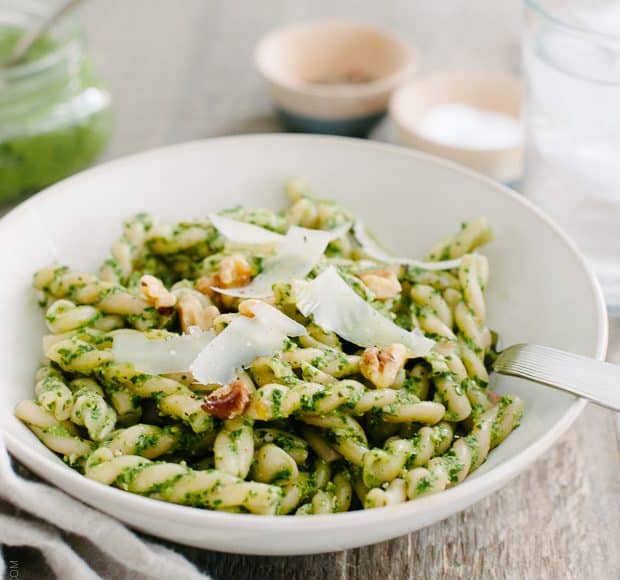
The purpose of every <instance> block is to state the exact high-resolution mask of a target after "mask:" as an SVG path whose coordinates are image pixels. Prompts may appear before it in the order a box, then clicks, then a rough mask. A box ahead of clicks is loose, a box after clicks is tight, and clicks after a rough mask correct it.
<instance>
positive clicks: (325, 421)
mask: <svg viewBox="0 0 620 580" xmlns="http://www.w3.org/2000/svg"><path fill="white" fill-rule="evenodd" d="M286 193H287V195H288V197H289V199H290V202H291V203H290V205H289V207H288V208H286V209H284V210H282V211H270V210H267V209H251V208H246V207H234V208H231V209H228V210H225V211H223V212H221V213H220V214H219V218H220V219H216V218H215V217H214V216H210V217H209V218H206V219H204V220H197V221H194V222H182V223H176V224H170V223H164V222H159V221H157V220H155V219H154V218H153V217H152V216H150V215H148V214H138V215H137V216H135V217H133V218H130V219H129V220H128V221H127V222H126V223H125V224H124V226H123V229H122V232H121V233H120V236H119V238H118V239H117V240H116V241H115V242H114V243H113V244H112V247H111V249H110V251H109V254H108V257H107V258H106V259H105V261H104V262H103V264H102V265H101V267H100V269H99V270H98V274H91V273H85V272H79V271H74V270H72V269H70V268H68V267H65V266H59V265H50V266H48V267H46V268H43V269H41V270H39V271H38V272H36V274H35V276H34V289H35V292H36V294H37V297H38V299H39V302H40V304H41V306H42V307H43V308H44V316H45V322H46V325H47V328H48V330H49V332H50V334H48V335H45V336H44V337H43V359H42V363H41V367H40V368H39V369H38V370H37V371H36V375H35V387H34V393H33V400H26V401H22V402H21V403H19V404H18V405H17V406H16V408H15V414H16V416H17V417H18V418H19V419H21V420H22V421H23V422H24V424H26V425H27V426H28V427H29V428H30V429H31V430H32V432H33V433H34V434H35V435H36V436H37V437H38V438H39V439H40V440H41V441H42V442H43V443H44V444H45V445H46V446H47V447H48V448H49V449H51V450H52V451H54V452H55V453H57V454H59V455H61V456H62V457H63V459H64V460H65V461H66V462H67V463H68V464H69V465H70V466H71V467H73V468H74V469H76V470H78V471H80V472H81V473H82V474H83V475H85V476H86V477H88V478H90V479H92V480H95V481H98V482H100V483H102V484H106V485H112V486H115V487H117V488H120V489H123V490H126V491H129V492H132V493H136V494H140V495H143V496H146V497H149V498H153V499H158V500H162V501H168V502H173V503H179V504H183V505H188V506H195V507H199V508H205V509H212V510H223V511H228V512H235V513H253V514H279V515H285V514H291V515H300V516H303V515H312V514H328V513H338V512H345V511H349V510H352V509H365V508H376V507H382V506H390V505H395V504H399V503H403V502H406V501H409V500H414V499H416V498H418V497H421V496H424V495H427V494H429V493H434V492H439V491H442V490H444V489H445V488H446V487H450V486H452V485H456V484H458V483H459V482H461V481H462V480H463V479H464V478H465V477H466V476H467V475H468V474H469V473H471V472H472V471H474V470H475V469H477V468H478V467H479V466H480V465H481V464H482V463H483V462H484V461H485V460H486V458H487V456H488V454H489V452H490V451H491V450H492V449H493V448H494V447H495V446H497V445H499V444H500V443H501V442H502V441H503V440H504V439H505V438H506V437H507V436H508V435H509V434H510V432H511V431H512V430H513V429H515V428H516V427H517V426H518V424H519V420H520V417H521V414H522V410H523V405H522V402H521V401H520V400H519V399H518V398H517V397H515V396H510V395H505V396H503V397H500V396H499V395H495V394H494V393H490V392H489V390H488V384H489V367H488V365H489V361H490V360H492V359H493V357H494V355H495V345H496V342H497V336H496V335H495V333H493V332H492V331H491V330H490V329H489V327H488V326H487V311H486V305H485V300H484V292H485V290H486V288H487V286H488V284H489V280H490V277H489V276H490V272H489V264H488V261H487V259H486V258H485V257H484V256H483V255H481V254H479V253H477V248H478V247H479V246H480V245H482V244H484V243H486V242H487V241H489V240H490V239H491V231H490V229H489V226H488V224H487V222H486V220H485V219H484V218H479V219H476V220H473V221H471V222H469V223H465V224H462V227H461V229H460V231H458V232H457V233H456V234H455V235H454V236H452V237H451V238H449V239H447V240H446V241H444V242H442V243H441V244H439V245H438V246H436V247H435V248H434V249H433V250H432V251H431V252H430V253H429V254H428V260H430V261H431V262H441V261H444V260H451V262H449V263H448V262H447V263H446V264H445V265H444V264H433V266H438V269H435V268H433V269H429V268H431V266H429V265H428V263H426V264H425V263H424V262H419V263H418V262H411V261H410V262H409V263H408V264H402V265H400V264H398V263H396V261H397V260H394V261H393V262H390V263H383V262H381V261H378V260H375V259H370V258H369V256H371V255H376V254H372V252H371V251H370V249H368V247H367V245H366V246H365V245H364V244H365V242H364V240H363V239H359V238H358V237H356V229H355V227H354V224H355V222H356V217H355V215H354V214H353V213H352V212H350V211H348V210H346V209H344V208H342V207H341V206H339V205H338V204H336V203H334V202H331V201H325V200H317V199H314V198H313V197H311V196H310V195H309V194H308V188H307V185H305V183H303V182H302V181H300V180H293V181H291V182H289V183H288V184H287V185H286ZM360 223H361V222H360ZM289 228H292V230H291V231H296V232H297V233H299V232H300V231H301V232H303V236H297V237H298V238H299V240H298V242H296V243H297V247H293V246H292V245H291V246H287V245H286V244H289V243H292V242H290V240H292V239H294V236H293V237H289V236H287V235H286V234H287V232H288V231H289ZM296 228H297V230H296ZM298 228H306V229H305V230H299V229H298ZM347 228H348V229H347ZM319 230H322V231H323V233H321V232H318V231H319ZM317 232H318V233H317ZM324 232H329V235H327V234H325V233H324ZM333 232H337V233H336V234H334V233H333ZM253 236H254V238H253ZM321 236H323V237H321ZM239 239H243V240H244V241H243V242H240V241H239ZM253 239H254V240H255V241H254V242H253V241H252V240H253ZM287 240H288V241H287ZM321 240H322V241H321ZM305 243H311V244H314V245H312V248H314V249H313V250H312V251H314V250H315V249H316V248H317V247H319V253H320V248H321V247H323V248H325V249H324V252H323V255H322V257H320V259H318V261H315V262H314V263H313V264H311V267H310V269H309V270H308V268H307V269H306V272H307V274H306V275H305V276H301V275H298V276H297V278H296V277H295V276H289V278H288V279H286V277H285V276H278V278H279V277H283V278H284V279H281V280H280V279H277V280H276V281H275V283H274V284H273V287H272V294H271V295H264V294H265V293H264V291H263V290H264V289H261V293H262V294H261V295H260V296H253V295H252V292H251V291H252V286H251V283H252V281H253V280H254V279H255V278H256V277H257V276H258V275H259V274H262V273H265V272H267V273H268V274H269V269H270V268H271V267H273V264H274V263H276V262H277V264H278V268H280V269H279V270H278V272H280V273H281V272H282V271H285V270H286V266H285V268H284V270H282V264H283V263H284V264H285V265H286V263H287V262H286V260H289V261H290V262H291V268H292V271H293V270H295V268H297V270H295V271H300V270H299V264H303V265H304V267H306V266H307V263H306V262H307V255H308V254H305V255H303V256H302V255H301V254H304V252H305V250H304V245H303V244H305ZM317 243H318V244H323V245H322V246H321V245H319V246H317ZM300 244H301V245H300ZM367 250H368V251H367ZM296 252H297V253H296ZM319 253H316V252H315V254H316V256H318V255H319ZM313 255H314V254H313ZM274 256H280V257H279V258H278V260H274V259H273V258H274ZM282 256H285V257H286V260H284V262H283V260H282ZM302 258H303V259H302ZM382 259H385V260H388V258H387V257H386V256H385V254H383V256H382ZM304 260H306V261H304ZM398 260H399V259H398ZM455 260H456V261H455ZM413 263H415V264H416V265H415V266H414V265H412V264H413ZM418 264H419V265H418ZM425 268H426V269H425ZM442 268H444V269H442ZM334 272H336V273H337V276H339V277H340V280H339V283H340V284H341V286H340V287H339V289H338V292H337V293H335V294H334V296H338V297H339V298H336V297H332V296H329V295H325V296H323V294H321V293H320V292H319V293H318V294H316V296H319V298H318V299H319V300H331V299H333V300H342V297H343V296H346V295H347V292H349V293H350V300H349V302H351V301H353V302H355V304H357V307H356V308H357V309H356V310H352V309H350V308H346V307H344V306H347V305H346V304H341V303H338V306H343V307H344V308H342V312H339V309H331V310H329V312H331V314H329V315H328V314H325V312H328V309H323V310H322V314H321V315H320V316H319V315H318V314H317V313H316V311H315V310H314V308H316V306H317V305H316V304H314V303H313V304H312V308H308V307H307V303H305V302H304V300H305V298H304V297H305V296H307V295H308V294H307V290H308V288H309V287H312V282H313V281H314V280H315V279H317V278H319V280H317V282H318V281H320V280H323V282H324V283H326V282H325V280H329V276H328V275H332V279H331V280H332V282H333V275H334ZM324 275H327V277H324ZM274 278H275V277H274ZM336 280H338V278H336ZM246 286H248V288H249V291H247V290H248V289H247V288H246V289H245V290H246V292H245V293H241V294H240V293H239V292H238V290H239V289H240V288H242V287H246ZM240 295H243V296H247V299H245V300H242V299H240V298H237V297H235V296H240ZM312 296H315V295H314V294H312ZM321 296H322V298H320V297H321ZM313 300H314V298H313ZM304 304H306V306H304ZM318 304H319V307H321V305H325V302H324V301H323V302H319V303H318ZM360 304H361V306H362V307H363V308H361V307H360V306H359V305H360ZM351 312H355V313H356V314H355V316H356V319H355V320H350V319H347V318H346V316H349V318H352V315H351V314H350V313H351ZM334 313H335V314H334ZM368 313H370V314H368ZM336 315H340V316H341V318H340V319H338V320H335V319H334V320H333V321H330V322H327V320H326V318H327V319H329V317H330V316H331V317H334V316H336ZM360 316H361V317H364V316H367V318H363V319H358V318H359V317H360ZM377 317H378V318H377ZM377 320H379V323H377ZM243 325H245V326H243ZM241 327H243V328H244V329H246V330H245V331H244V332H246V334H242V335H241V336H242V338H243V340H240V341H239V342H235V340H234V337H238V336H237V335H236V334H235V332H237V333H238V330H237V331H234V329H235V328H237V329H239V328H241ZM358 328H359V329H361V330H363V332H358V331H357V329H358ZM375 328H376V329H379V330H377V333H376V334H377V336H376V337H375V338H374V339H370V340H369V339H368V337H369V336H371V337H372V336H373V335H372V331H373V329H375ZM248 333H250V334H251V333H254V335H250V334H248ZM238 334H239V333H238ZM121 336H124V337H125V338H126V339H127V340H126V341H125V342H122V341H121V340H120V338H119V337H121ZM395 336H396V337H400V338H399V339H398V340H394V338H393V337H395ZM132 337H133V338H132ZM224 337H228V338H227V339H226V340H227V341H228V342H225V341H224ZM231 337H233V338H231ZM386 337H387V338H386ZM389 337H392V339H391V340H390V339H389ZM134 338H136V339H137V340H135V341H134V340H133V339H134ZM197 338H198V339H200V340H201V341H202V342H201V343H200V345H199V347H198V350H195V351H188V352H193V353H194V354H193V355H192V356H191V358H190V359H189V360H193V361H194V362H193V363H191V365H190V364H188V363H187V356H186V355H187V353H185V352H184V351H183V352H179V351H178V349H181V350H182V349H183V348H185V347H184V345H187V344H190V343H191V341H193V340H195V339H197ZM149 341H158V345H157V351H156V352H157V353H158V354H157V355H155V354H153V353H154V352H155V349H154V348H153V347H152V345H151V346H149V344H151V343H150V342H149ZM231 341H232V342H231ZM263 341H264V342H265V345H266V346H265V348H264V349H263V348H262V345H261V343H262V342H263ZM356 341H357V342H356ZM121 344H124V345H125V346H124V347H123V346H119V345H121ZM132 344H133V345H138V346H134V347H132V346H127V345H132ZM172 344H174V345H176V346H174V348H173V347H172V346H170V345H172ZM193 344H196V343H193ZM218 344H226V345H227V350H224V351H222V350H221V348H220V350H218V348H219V347H217V345H218ZM231 344H232V347H231V346H230V345H231ZM205 345H206V346H205ZM267 345H269V346H267ZM274 345H275V346H274ZM420 345H426V347H425V348H422V346H420ZM132 348H135V349H143V350H140V351H135V352H134V351H131V349H132ZM151 348H153V352H151ZM192 348H195V346H194V347H192ZM119 349H120V350H119ZM144 349H146V351H145V350H144ZM416 349H418V350H416ZM195 352H199V353H200V354H199V355H198V357H196V354H195ZM209 353H215V354H209ZM248 353H251V356H248ZM154 356H157V357H158V359H157V361H156V363H157V364H156V368H151V366H150V363H149V361H151V360H152V359H153V357H154ZM209 357H211V358H209ZM203 360H204V361H206V362H199V361H203ZM180 361H185V362H180ZM214 367H216V368H217V370H218V373H220V374H217V373H216V374H215V375H214V374H213V372H212V371H213V368H214ZM205 368H206V369H207V371H208V373H207V375H208V376H207V375H205V376H204V378H203V382H200V380H198V379H199V378H201V377H203V375H202V374H201V373H203V371H204V369H205ZM228 370H229V371H230V376H233V377H234V380H232V381H230V382H226V383H225V382H224V380H223V379H219V380H220V383H215V382H213V383H212V382H211V381H216V380H217V378H216V377H219V376H221V373H224V374H226V373H227V372H228ZM162 371H163V372H162Z"/></svg>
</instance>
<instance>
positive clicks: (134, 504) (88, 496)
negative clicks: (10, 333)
mask: <svg viewBox="0 0 620 580" xmlns="http://www.w3.org/2000/svg"><path fill="white" fill-rule="evenodd" d="M251 140H254V141H260V140H281V141H290V142H292V144H295V142H299V143H301V142H303V141H304V140H312V141H317V142H320V141H324V142H325V141H329V142H330V143H336V142H339V143H341V144H342V145H346V146H348V147H362V148H372V149H375V150H376V151H378V152H388V153H390V154H396V155H401V156H407V157H410V158H411V157H413V158H418V159H423V160H425V161H427V162H429V163H432V164H435V165H439V166H442V167H443V168H445V169H446V170H448V171H451V172H453V173H458V174H461V175H463V174H464V175H467V176H469V177H471V178H474V179H476V180H478V181H481V182H483V183H485V184H486V185H487V186H488V187H489V188H492V189H494V190H496V191H497V192H498V193H499V194H501V195H505V196H508V197H509V198H512V199H513V201H516V202H517V203H520V204H522V205H524V206H526V207H527V208H528V209H529V210H530V211H531V212H533V214H534V215H535V216H536V217H537V218H538V219H539V220H541V221H542V222H544V223H545V224H546V226H547V227H549V228H551V230H552V231H553V232H554V233H555V234H556V235H557V236H558V237H559V238H560V239H561V240H562V241H563V242H564V244H565V245H566V246H567V249H568V250H569V251H570V252H572V254H573V255H574V257H575V258H576V259H577V263H578V264H579V265H580V266H581V268H582V269H583V274H584V276H585V277H586V278H587V280H588V282H589V283H590V290H591V291H592V297H593V299H594V302H595V304H594V305H595V306H596V311H597V316H596V323H595V325H596V328H597V338H596V343H595V344H593V347H594V351H595V352H594V354H593V356H594V357H595V358H597V359H599V360H603V359H604V358H605V355H606V352H607V340H608V319H607V312H606V308H605V302H604V298H603V292H602V289H601V287H600V285H599V283H598V281H597V279H596V278H595V276H594V273H593V272H592V270H591V269H590V267H589V266H588V265H587V263H586V261H585V258H584V257H583V255H582V254H581V252H580V251H579V250H578V249H577V247H576V245H575V243H574V242H573V241H572V240H571V239H570V238H569V237H568V236H567V234H566V233H565V232H564V231H563V230H562V229H561V228H560V227H559V226H558V225H557V224H556V223H555V222H554V221H553V220H552V219H551V218H549V217H548V216H547V215H546V214H545V213H544V212H543V211H542V210H540V209H539V208H537V207H536V206H535V205H534V204H533V203H532V202H531V201H529V200H528V199H526V198H525V197H524V196H522V195H520V194H518V193H517V192H515V191H513V190H511V189H510V188H508V187H506V186H505V185H502V184H501V183H499V182H496V181H494V180H493V179H491V178H489V177H486V176H484V175H482V174H480V173H477V172H476V171H473V170H471V169H468V168H465V167H462V166H460V165H458V164H456V163H453V162H451V161H448V160H445V159H441V158H438V157H435V156H433V155H429V154H427V153H423V152H419V151H413V150H411V149H407V148H404V147H400V146H396V145H392V144H388V143H381V142H368V141H365V140H361V139H354V138H348V137H334V136H325V135H297V134H283V133H258V134H253V135H233V136H225V137H215V138H211V139H203V140H196V141H189V142H186V143H180V144H175V145H169V146H166V147H160V148H155V149H151V150H147V151H144V152H141V153H136V154H133V155H129V156H123V157H121V158H118V159H115V160H111V161H108V162H105V163H102V164H100V165H98V166H95V167H93V168H90V169H88V170H86V171H83V172H80V173H78V174H76V175H74V176H72V177H69V178H67V179H65V180H62V181H60V182H58V183H57V184H55V185H52V186H50V187H48V188H46V189H44V190H43V191H42V192H40V193H38V194H36V195H35V196H33V197H31V198H30V199H28V200H26V201H25V202H23V203H21V204H20V205H18V206H17V207H15V208H14V209H13V210H11V211H10V212H9V213H7V214H6V215H5V216H4V217H3V218H2V219H0V230H1V229H2V228H3V227H4V226H5V224H6V223H10V222H11V221H13V220H17V219H19V217H20V215H21V214H22V213H23V212H25V211H28V210H29V209H30V207H31V206H34V205H36V204H37V203H39V202H40V200H41V199H53V198H55V197H61V196H62V195H63V190H64V186H65V184H66V183H70V182H71V183H72V182H74V181H79V180H80V179H82V175H83V174H88V175H89V176H91V177H92V176H96V175H97V174H105V173H106V172H109V171H110V169H111V168H112V169H113V170H116V169H118V168H122V167H123V166H126V165H131V164H132V163H134V161H135V158H140V159H146V158H148V157H151V158H152V159H153V160H156V159H157V158H158V157H160V156H162V155H169V154H170V153H171V152H172V153H183V152H184V151H188V150H192V149H200V148H203V147H205V146H216V145H217V144H218V143H234V142H235V141H251ZM586 405H587V401H586V400H585V399H579V398H576V397H575V399H574V401H573V402H572V403H571V405H570V407H569V408H568V409H567V411H566V412H565V413H564V415H563V416H562V417H561V418H560V419H559V420H558V421H557V422H556V423H555V424H554V425H553V426H552V427H551V428H550V429H549V430H548V431H547V432H546V433H545V434H544V435H543V436H542V437H540V438H539V439H537V440H536V441H534V442H533V443H531V444H530V445H529V446H528V447H526V448H525V449H523V450H521V451H520V452H518V453H517V454H516V455H514V456H512V457H510V458H508V459H506V461H505V462H504V463H502V464H500V465H498V466H497V467H495V468H493V469H491V470H490V471H488V472H487V473H484V474H482V475H480V476H479V477H476V478H474V479H469V478H466V479H465V480H464V481H463V482H462V483H460V484H459V485H457V486H455V487H452V488H449V489H447V490H445V491H443V492H441V493H437V494H433V495H429V496H426V497H422V498H420V499H416V500H415V501H408V502H405V503H402V504H396V505H392V506H385V507H382V508H376V509H371V510H357V511H352V512H344V513H336V514H323V515H312V517H308V518H298V517H288V516H281V515H261V516H257V515H254V514H234V513H226V512H218V511H214V510H207V509H202V508H195V507H189V506H183V505H179V504H172V503H166V502H163V501H159V500H155V499H151V498H148V497H143V496H140V495H136V494H132V493H129V492H126V491H122V490H120V489H116V488H114V487H111V486H108V485H105V484H101V483H99V482H96V481H93V480H90V479H88V478H86V477H84V476H83V475H81V474H79V473H78V472H76V471H74V470H73V469H71V468H70V467H69V466H67V465H65V464H64V463H62V462H60V461H59V460H58V458H57V457H56V456H55V455H54V454H53V453H52V452H51V451H49V450H47V451H48V453H46V454H44V455H43V456H42V455H40V454H39V453H38V452H37V451H35V450H34V448H33V446H32V445H30V444H28V443H26V442H24V441H22V440H21V439H18V438H17V437H15V436H14V435H12V434H10V433H8V432H6V430H5V429H4V428H3V427H0V432H1V433H2V434H3V435H4V436H5V440H6V443H7V448H8V450H9V451H10V452H11V453H12V454H13V455H15V457H16V458H17V459H18V460H19V461H23V463H25V464H26V465H27V466H28V467H29V468H30V469H31V470H32V471H34V472H35V473H37V474H39V475H40V476H41V477H42V478H43V479H44V480H47V479H52V480H53V481H60V482H61V483H59V484H56V483H55V484H54V485H55V486H56V487H58V488H59V489H60V490H61V491H64V492H65V493H67V494H69V495H72V496H74V497H78V499H79V500H80V501H82V502H84V503H87V504H89V505H92V506H93V507H95V508H97V509H103V511H106V510H105V508H102V507H101V506H102V505H105V504H107V503H114V504H115V505H116V507H118V508H119V509H126V510H128V512H131V511H139V512H143V513H149V514H150V515H151V516H152V517H158V518H172V519H174V520H175V522H176V523H181V524H190V525H196V524H205V523H211V524H213V525H220V526H222V527H228V528H230V529H235V530H238V531H242V530H243V529H245V530H246V531H260V529H266V528H269V531H270V532H274V533H278V532H287V531H293V530H294V531H295V532H303V531H314V532H317V531H321V530H327V529H337V528H340V527H347V526H354V525H361V524H366V525H368V524H373V523H379V522H381V521H383V520H385V519H390V520H400V519H407V518H409V517H413V516H415V514H416V511H418V510H421V511H424V512H433V511H435V510H436V511H437V512H440V513H442V510H441V507H442V504H446V503H449V502H448V500H451V501H452V504H451V505H453V506H454V505H457V503H458V502H459V500H461V503H460V507H458V508H457V509H454V510H449V513H445V514H444V515H443V516H441V517H442V518H443V517H448V515H452V514H454V513H458V512H460V511H462V510H463V509H465V508H466V507H467V506H469V505H471V503H473V502H475V501H478V500H480V499H482V498H483V497H485V496H487V495H489V494H490V493H492V492H493V491H495V490H496V489H497V488H499V487H500V486H502V485H504V484H506V483H507V482H508V481H510V480H511V479H513V478H514V477H516V476H517V475H519V474H520V473H522V472H523V471H524V470H525V468H526V467H528V466H529V465H530V464H532V463H533V462H534V461H535V460H536V459H538V458H539V457H540V456H541V455H542V454H543V453H544V452H545V451H546V450H547V449H549V447H551V445H552V444H553V443H554V442H555V441H557V439H558V438H559V437H560V436H561V435H562V434H563V433H564V432H565V431H566V430H567V429H568V428H569V427H570V425H571V424H572V423H573V422H574V421H575V419H576V418H577V417H578V416H579V415H580V413H581V412H582V411H583V409H584V408H585V406H586ZM38 444H39V445H43V444H42V443H40V442H38ZM48 473H51V474H52V475H53V477H51V478H49V477H48V475H47V474H48ZM67 488H76V489H78V490H80V491H75V492H73V491H67ZM468 499H470V500H471V501H468ZM244 553H251V552H244ZM299 553H301V552H299Z"/></svg>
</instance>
